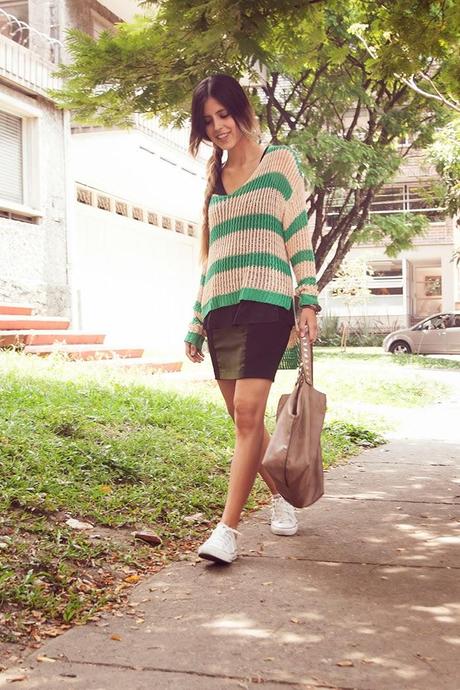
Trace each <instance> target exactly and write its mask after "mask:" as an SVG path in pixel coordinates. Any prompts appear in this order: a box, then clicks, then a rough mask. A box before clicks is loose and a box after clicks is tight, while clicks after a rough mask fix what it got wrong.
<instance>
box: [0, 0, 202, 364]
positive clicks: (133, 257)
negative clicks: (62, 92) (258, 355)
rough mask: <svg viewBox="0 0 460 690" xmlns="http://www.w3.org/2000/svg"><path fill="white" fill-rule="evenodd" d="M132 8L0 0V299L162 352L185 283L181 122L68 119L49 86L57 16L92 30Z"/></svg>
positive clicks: (68, 0) (192, 261)
mask: <svg viewBox="0 0 460 690" xmlns="http://www.w3.org/2000/svg"><path fill="white" fill-rule="evenodd" d="M137 11H138V4H137V2H135V1H134V0H113V1H112V0H110V1H108V0H107V1H105V2H97V0H44V1H40V0H15V1H13V0H0V146H1V148H2V152H3V153H4V155H2V157H1V160H0V300H3V301H10V302H26V303H28V304H32V305H33V306H34V307H35V309H36V310H37V312H39V313H53V314H54V315H59V316H70V317H71V319H72V323H73V326H74V327H76V328H83V329H90V330H91V329H97V330H98V331H99V330H101V329H102V330H103V331H104V332H106V333H107V334H108V336H109V339H111V341H112V342H114V343H116V342H117V341H118V340H123V342H126V341H127V339H128V340H132V341H133V342H134V341H136V342H137V343H139V342H142V343H143V344H145V345H147V347H150V348H157V347H158V349H159V350H161V351H165V352H166V351H167V352H171V348H173V349H174V350H176V351H178V350H179V349H180V350H182V346H181V343H182V339H183V332H184V328H185V326H186V324H187V322H188V319H189V317H190V309H191V305H192V304H193V299H192V294H193V293H194V291H195V289H196V284H197V283H196V273H197V270H198V267H197V242H196V235H197V230H198V228H197V221H198V218H199V216H200V212H201V208H200V207H201V203H202V197H203V190H204V184H205V182H204V165H205V160H204V158H201V157H199V158H198V160H196V161H194V160H192V159H191V158H190V156H189V154H188V152H187V144H188V142H187V132H186V131H177V130H171V129H168V128H164V127H160V126H159V124H158V122H157V121H156V120H150V119H147V118H142V117H136V119H135V122H134V123H133V124H134V127H133V128H132V129H131V130H129V131H126V130H119V129H116V128H100V127H92V128H88V127H80V126H77V125H75V124H74V123H72V122H71V120H70V116H69V114H68V113H66V112H63V111H62V110H60V109H58V108H57V107H56V104H55V103H54V102H53V100H52V99H51V97H50V96H49V94H48V89H49V88H56V87H59V82H58V80H57V79H56V77H55V76H54V74H53V72H54V71H55V69H56V65H57V64H58V62H59V61H62V60H65V59H66V54H65V46H64V40H65V31H66V29H67V28H68V27H77V28H79V29H81V30H83V31H85V32H87V33H88V34H90V35H92V36H95V37H96V36H97V35H98V34H99V33H100V32H101V31H102V30H106V29H110V28H111V27H112V26H113V25H114V24H115V23H117V22H120V21H128V20H130V19H131V18H132V17H133V16H134V14H135V12H137ZM184 292H185V293H186V294H187V295H189V296H190V299H189V300H184ZM160 331H161V332H162V334H163V335H162V337H161V339H160V338H159V333H160Z"/></svg>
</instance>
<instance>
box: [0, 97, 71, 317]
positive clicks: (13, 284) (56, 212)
mask: <svg viewBox="0 0 460 690" xmlns="http://www.w3.org/2000/svg"><path fill="white" fill-rule="evenodd" d="M2 109H4V110H6V111H10V112H13V113H14V114H16V115H18V116H20V117H24V118H25V120H24V121H27V125H25V127H26V129H25V132H27V136H26V144H27V145H26V146H25V150H24V160H23V165H24V183H25V188H26V190H27V197H26V199H25V200H26V202H27V203H26V204H24V206H23V207H22V205H21V204H12V203H11V202H8V200H0V300H2V301H5V302H26V303H28V304H32V305H33V306H34V307H35V309H36V310H37V311H38V312H40V313H49V314H55V315H59V316H68V315H69V307H70V304H69V300H70V297H69V288H68V279H67V242H66V228H65V212H66V175H65V137H66V136H67V132H66V128H65V125H64V115H63V113H62V112H61V111H59V110H57V109H56V108H55V107H54V106H53V104H52V103H51V102H49V101H47V100H45V99H44V98H41V97H40V96H34V97H33V96H28V95H26V94H24V93H21V92H20V91H19V90H16V89H14V88H13V87H12V86H6V84H0V110H2ZM31 113H36V116H35V115H33V116H32V114H31ZM28 213H30V214H31V215H32V214H33V218H32V222H25V221H24V220H18V218H21V217H23V215H24V214H25V215H27V214H28ZM10 214H12V215H11V216H10V217H7V216H9V215H10Z"/></svg>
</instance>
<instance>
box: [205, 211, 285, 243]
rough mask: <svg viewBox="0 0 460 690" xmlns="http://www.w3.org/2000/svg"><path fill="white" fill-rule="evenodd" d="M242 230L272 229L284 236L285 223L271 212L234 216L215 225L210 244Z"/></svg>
mask: <svg viewBox="0 0 460 690" xmlns="http://www.w3.org/2000/svg"><path fill="white" fill-rule="evenodd" d="M241 230H269V231H270V230H271V231H272V232H276V233H277V234H278V235H280V237H283V224H282V223H281V221H280V220H279V218H277V217H276V216H272V215H271V214H269V213H248V214H247V215H245V216H233V217H232V218H230V219H229V220H224V221H223V222H222V223H218V224H217V225H215V226H214V227H213V229H212V231H211V235H210V244H212V243H213V242H215V241H216V240H219V239H220V238H221V237H225V236H226V235H230V234H232V233H234V232H240V231H241Z"/></svg>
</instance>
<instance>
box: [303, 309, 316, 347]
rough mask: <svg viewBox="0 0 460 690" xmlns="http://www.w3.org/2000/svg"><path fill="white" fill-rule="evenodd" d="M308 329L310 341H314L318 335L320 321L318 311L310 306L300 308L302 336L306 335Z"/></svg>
mask: <svg viewBox="0 0 460 690" xmlns="http://www.w3.org/2000/svg"><path fill="white" fill-rule="evenodd" d="M307 330H308V336H309V340H310V342H311V343H314V342H315V340H316V338H317V337H318V322H317V320H316V311H315V310H314V309H309V308H308V307H306V308H304V309H301V310H300V317H299V331H300V337H301V338H303V337H304V336H305V333H306V331H307Z"/></svg>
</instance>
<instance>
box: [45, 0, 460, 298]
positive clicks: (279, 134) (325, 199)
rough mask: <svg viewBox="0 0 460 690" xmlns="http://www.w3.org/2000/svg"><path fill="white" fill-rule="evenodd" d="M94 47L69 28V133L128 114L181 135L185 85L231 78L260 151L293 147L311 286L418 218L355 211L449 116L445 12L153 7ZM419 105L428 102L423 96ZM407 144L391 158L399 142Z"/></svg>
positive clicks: (458, 26) (224, 2) (122, 120)
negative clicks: (302, 178)
mask: <svg viewBox="0 0 460 690" xmlns="http://www.w3.org/2000/svg"><path fill="white" fill-rule="evenodd" d="M142 5H143V7H145V8H147V10H149V13H148V14H147V15H146V16H144V17H141V16H139V17H137V18H136V19H135V20H134V21H133V22H132V23H130V24H120V25H117V26H116V28H115V30H114V31H106V32H104V33H103V34H102V35H101V36H100V37H99V38H98V40H94V39H92V38H90V37H89V36H87V35H86V34H84V33H82V32H80V31H76V30H72V31H70V32H69V39H68V48H69V52H70V55H71V57H72V61H71V62H70V63H69V64H67V65H64V66H62V67H61V70H60V74H61V76H62V77H64V80H65V86H64V88H63V89H62V90H61V91H60V92H59V93H58V94H55V95H56V97H57V98H58V99H59V102H60V104H61V105H62V106H63V107H67V108H70V109H71V110H73V112H74V115H75V117H76V118H77V119H78V120H79V121H82V122H85V123H88V122H92V123H100V124H104V125H114V126H126V125H129V124H130V121H131V117H132V115H133V113H136V112H138V113H139V112H140V113H151V114H155V115H158V116H160V118H161V120H162V122H163V123H164V124H167V123H168V124H169V123H173V124H176V125H181V124H184V122H185V121H186V120H187V118H188V115H189V107H190V97H191V92H192V90H193V88H194V86H195V85H196V84H197V83H198V81H200V80H201V79H202V78H203V77H205V76H208V75H209V74H212V73H215V72H225V73H227V74H231V75H233V76H235V77H236V78H239V79H243V80H244V82H245V83H246V84H248V88H249V91H250V96H251V99H252V101H253V104H254V107H255V109H256V112H257V114H258V116H259V120H260V122H261V125H262V127H263V129H264V130H265V131H266V132H267V134H268V136H269V138H270V139H271V141H272V142H274V143H277V142H280V143H281V142H283V143H284V142H288V143H290V144H292V145H293V146H294V147H296V148H297V150H298V152H299V154H300V157H301V160H302V161H303V167H304V171H305V175H306V178H307V180H308V181H309V183H310V188H309V196H308V199H307V208H308V211H309V214H310V215H312V216H313V217H314V229H313V235H312V241H313V247H314V250H315V254H316V258H317V264H318V268H319V269H321V271H320V273H321V275H320V280H319V287H320V289H321V288H323V287H324V286H325V285H326V284H327V283H328V282H329V281H330V280H331V279H332V278H333V277H334V275H335V273H336V271H337V269H338V267H339V266H340V264H341V262H342V260H343V258H344V256H345V255H346V253H347V252H348V251H349V249H350V248H351V246H352V245H353V244H354V243H356V242H357V241H359V240H361V241H362V240H364V239H366V237H371V238H372V239H373V240H376V239H380V240H382V241H383V242H384V243H385V244H386V245H387V253H388V254H390V255H392V254H393V255H394V254H396V253H397V252H398V251H401V250H402V249H405V248H408V247H409V246H410V245H411V241H412V239H413V237H414V236H415V235H416V234H419V233H421V232H423V231H424V230H425V228H426V226H427V222H426V220H425V219H424V217H423V216H421V215H420V214H410V213H401V214H397V213H391V214H379V215H373V216H372V223H369V211H370V208H371V204H372V201H373V200H374V198H375V195H376V193H377V192H378V190H379V189H380V187H381V186H382V185H383V184H384V183H385V182H388V181H390V180H391V178H392V177H393V176H394V175H395V173H396V171H397V170H398V168H399V166H400V164H401V162H402V160H403V159H404V156H407V155H408V154H409V153H410V151H411V150H412V149H413V148H414V147H425V146H427V145H428V144H429V143H431V141H432V139H433V134H434V132H435V130H436V129H437V128H439V127H441V126H443V125H446V124H447V123H448V122H449V120H450V119H451V118H452V117H453V114H454V113H455V108H456V104H458V101H457V99H458V96H459V93H458V82H457V81H456V78H455V77H456V75H457V74H458V67H459V64H460V59H459V45H460V38H459V37H460V6H459V4H458V3H457V2H456V0H445V1H441V0H412V1H408V0H391V1H390V0H388V1H385V0H383V1H379V2H375V0H347V1H345V0H330V1H329V0H328V2H324V1H322V0H297V1H295V0H294V1H290V0H238V1H236V2H235V1H234V0H202V1H201V2H198V3H197V2H195V1H193V0H163V1H161V2H144V3H142ZM427 94H428V95H427ZM403 140H404V141H407V142H409V143H408V144H407V145H406V146H404V147H401V146H400V145H399V144H400V143H401V141H403Z"/></svg>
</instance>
